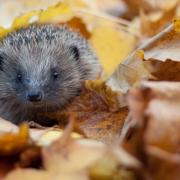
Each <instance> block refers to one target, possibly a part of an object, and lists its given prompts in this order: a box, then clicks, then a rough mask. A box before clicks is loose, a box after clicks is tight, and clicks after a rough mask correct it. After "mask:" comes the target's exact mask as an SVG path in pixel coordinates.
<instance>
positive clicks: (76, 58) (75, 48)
mask: <svg viewBox="0 0 180 180" xmlns="http://www.w3.org/2000/svg"><path fill="white" fill-rule="evenodd" d="M70 51H71V53H72V54H73V56H74V58H75V60H79V56H80V54H79V49H78V48H77V47H76V46H71V47H70Z"/></svg>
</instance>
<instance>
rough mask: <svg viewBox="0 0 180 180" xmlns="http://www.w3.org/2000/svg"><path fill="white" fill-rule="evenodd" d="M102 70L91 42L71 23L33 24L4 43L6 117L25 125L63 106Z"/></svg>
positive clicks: (0, 79) (1, 103)
mask: <svg viewBox="0 0 180 180" xmlns="http://www.w3.org/2000/svg"><path fill="white" fill-rule="evenodd" d="M100 70H101V67H100V64H99V61H98V58H97V56H96V54H95V53H94V51H93V50H92V47H91V46H90V44H89V43H88V41H87V40H86V39H85V38H83V37H82V36H81V35H80V34H79V33H78V32H74V31H72V30H71V29H70V28H69V27H67V26H59V25H54V24H42V25H37V24H33V25H30V26H29V27H26V28H22V29H19V30H16V31H14V32H11V33H9V34H8V35H7V36H6V37H4V38H3V39H2V40H1V41H0V117H2V118H4V119H6V120H8V121H11V122H12V123H15V124H19V123H21V122H23V121H32V120H33V118H34V117H35V116H34V115H36V114H37V112H48V111H56V110H57V109H61V108H63V107H64V106H66V104H67V103H68V102H70V101H71V100H72V99H73V98H74V97H75V96H77V95H79V93H80V91H81V86H82V83H83V82H84V81H85V80H91V79H96V78H97V75H98V74H99V72H100Z"/></svg>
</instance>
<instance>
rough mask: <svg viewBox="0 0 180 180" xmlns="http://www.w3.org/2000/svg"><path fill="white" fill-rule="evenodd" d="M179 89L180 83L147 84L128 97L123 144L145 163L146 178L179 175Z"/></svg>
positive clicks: (171, 177) (131, 91)
mask: <svg viewBox="0 0 180 180" xmlns="http://www.w3.org/2000/svg"><path fill="white" fill-rule="evenodd" d="M179 90H180V83H171V82H145V83H143V84H142V88H140V89H132V90H130V92H129V95H128V104H129V108H130V116H129V118H128V119H127V120H126V124H125V127H126V128H124V132H123V136H122V139H123V140H122V144H123V146H124V147H125V149H127V150H128V152H131V153H132V154H134V156H136V157H138V159H140V160H141V162H142V163H144V167H145V170H144V172H143V175H144V176H148V177H149V178H152V179H178V178H179V175H180V174H179V168H180V154H179V149H180V147H179V140H180V136H179V128H180V121H179V119H180V113H179V103H180V95H179V94H180V93H179ZM170 171H171V172H172V173H169V172H170Z"/></svg>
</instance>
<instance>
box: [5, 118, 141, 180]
mask: <svg viewBox="0 0 180 180" xmlns="http://www.w3.org/2000/svg"><path fill="white" fill-rule="evenodd" d="M72 122H73V121H72V120H71V122H70V123H69V125H68V127H67V128H66V130H65V132H64V134H63V136H62V137H61V138H60V139H58V140H57V141H55V142H54V143H53V144H51V146H48V147H44V148H43V151H42V152H43V154H42V158H43V164H42V168H41V169H40V170H35V169H15V170H13V171H11V172H10V173H9V174H8V175H7V176H6V177H5V178H4V179H5V180H11V179H13V180H16V179H18V180H21V179H24V178H25V179H26V178H27V179H29V178H31V179H34V178H36V179H64V180H65V179H78V180H80V179H82V180H86V179H89V175H90V174H89V173H92V172H94V171H93V170H92V168H93V166H95V164H96V162H98V161H101V159H103V156H105V157H107V156H106V154H108V158H109V162H111V163H110V164H109V166H108V165H107V166H106V169H107V171H108V172H109V174H108V175H107V174H104V173H103V172H102V171H100V170H99V171H96V172H97V174H99V176H102V177H103V175H107V176H105V177H110V178H111V177H112V176H113V175H114V172H117V173H118V174H119V176H120V177H121V176H123V174H124V173H125V171H123V169H122V172H121V171H120V172H119V171H118V169H119V165H121V164H123V163H125V165H126V167H128V168H133V167H134V168H139V166H140V164H139V162H138V161H137V160H136V159H134V158H133V157H131V156H130V155H129V154H128V153H126V152H125V151H123V150H120V149H119V148H116V151H112V150H111V149H109V147H108V146H107V145H105V144H103V143H101V142H98V141H95V140H90V139H80V140H74V139H72V138H71V136H70V134H71V131H72V128H73V126H72V125H73V123H72ZM113 164H114V165H115V166H113ZM100 166H101V165H100ZM90 169H91V170H90ZM88 171H89V173H88ZM134 175H135V174H134V173H133V171H130V172H127V173H126V177H129V179H133V177H134ZM94 178H95V179H96V178H97V175H95V174H94Z"/></svg>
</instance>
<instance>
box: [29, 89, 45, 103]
mask: <svg viewBox="0 0 180 180" xmlns="http://www.w3.org/2000/svg"><path fill="white" fill-rule="evenodd" d="M26 98H27V100H28V101H30V102H39V101H41V100H42V92H40V91H37V92H29V93H28V94H27V97H26Z"/></svg>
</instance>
